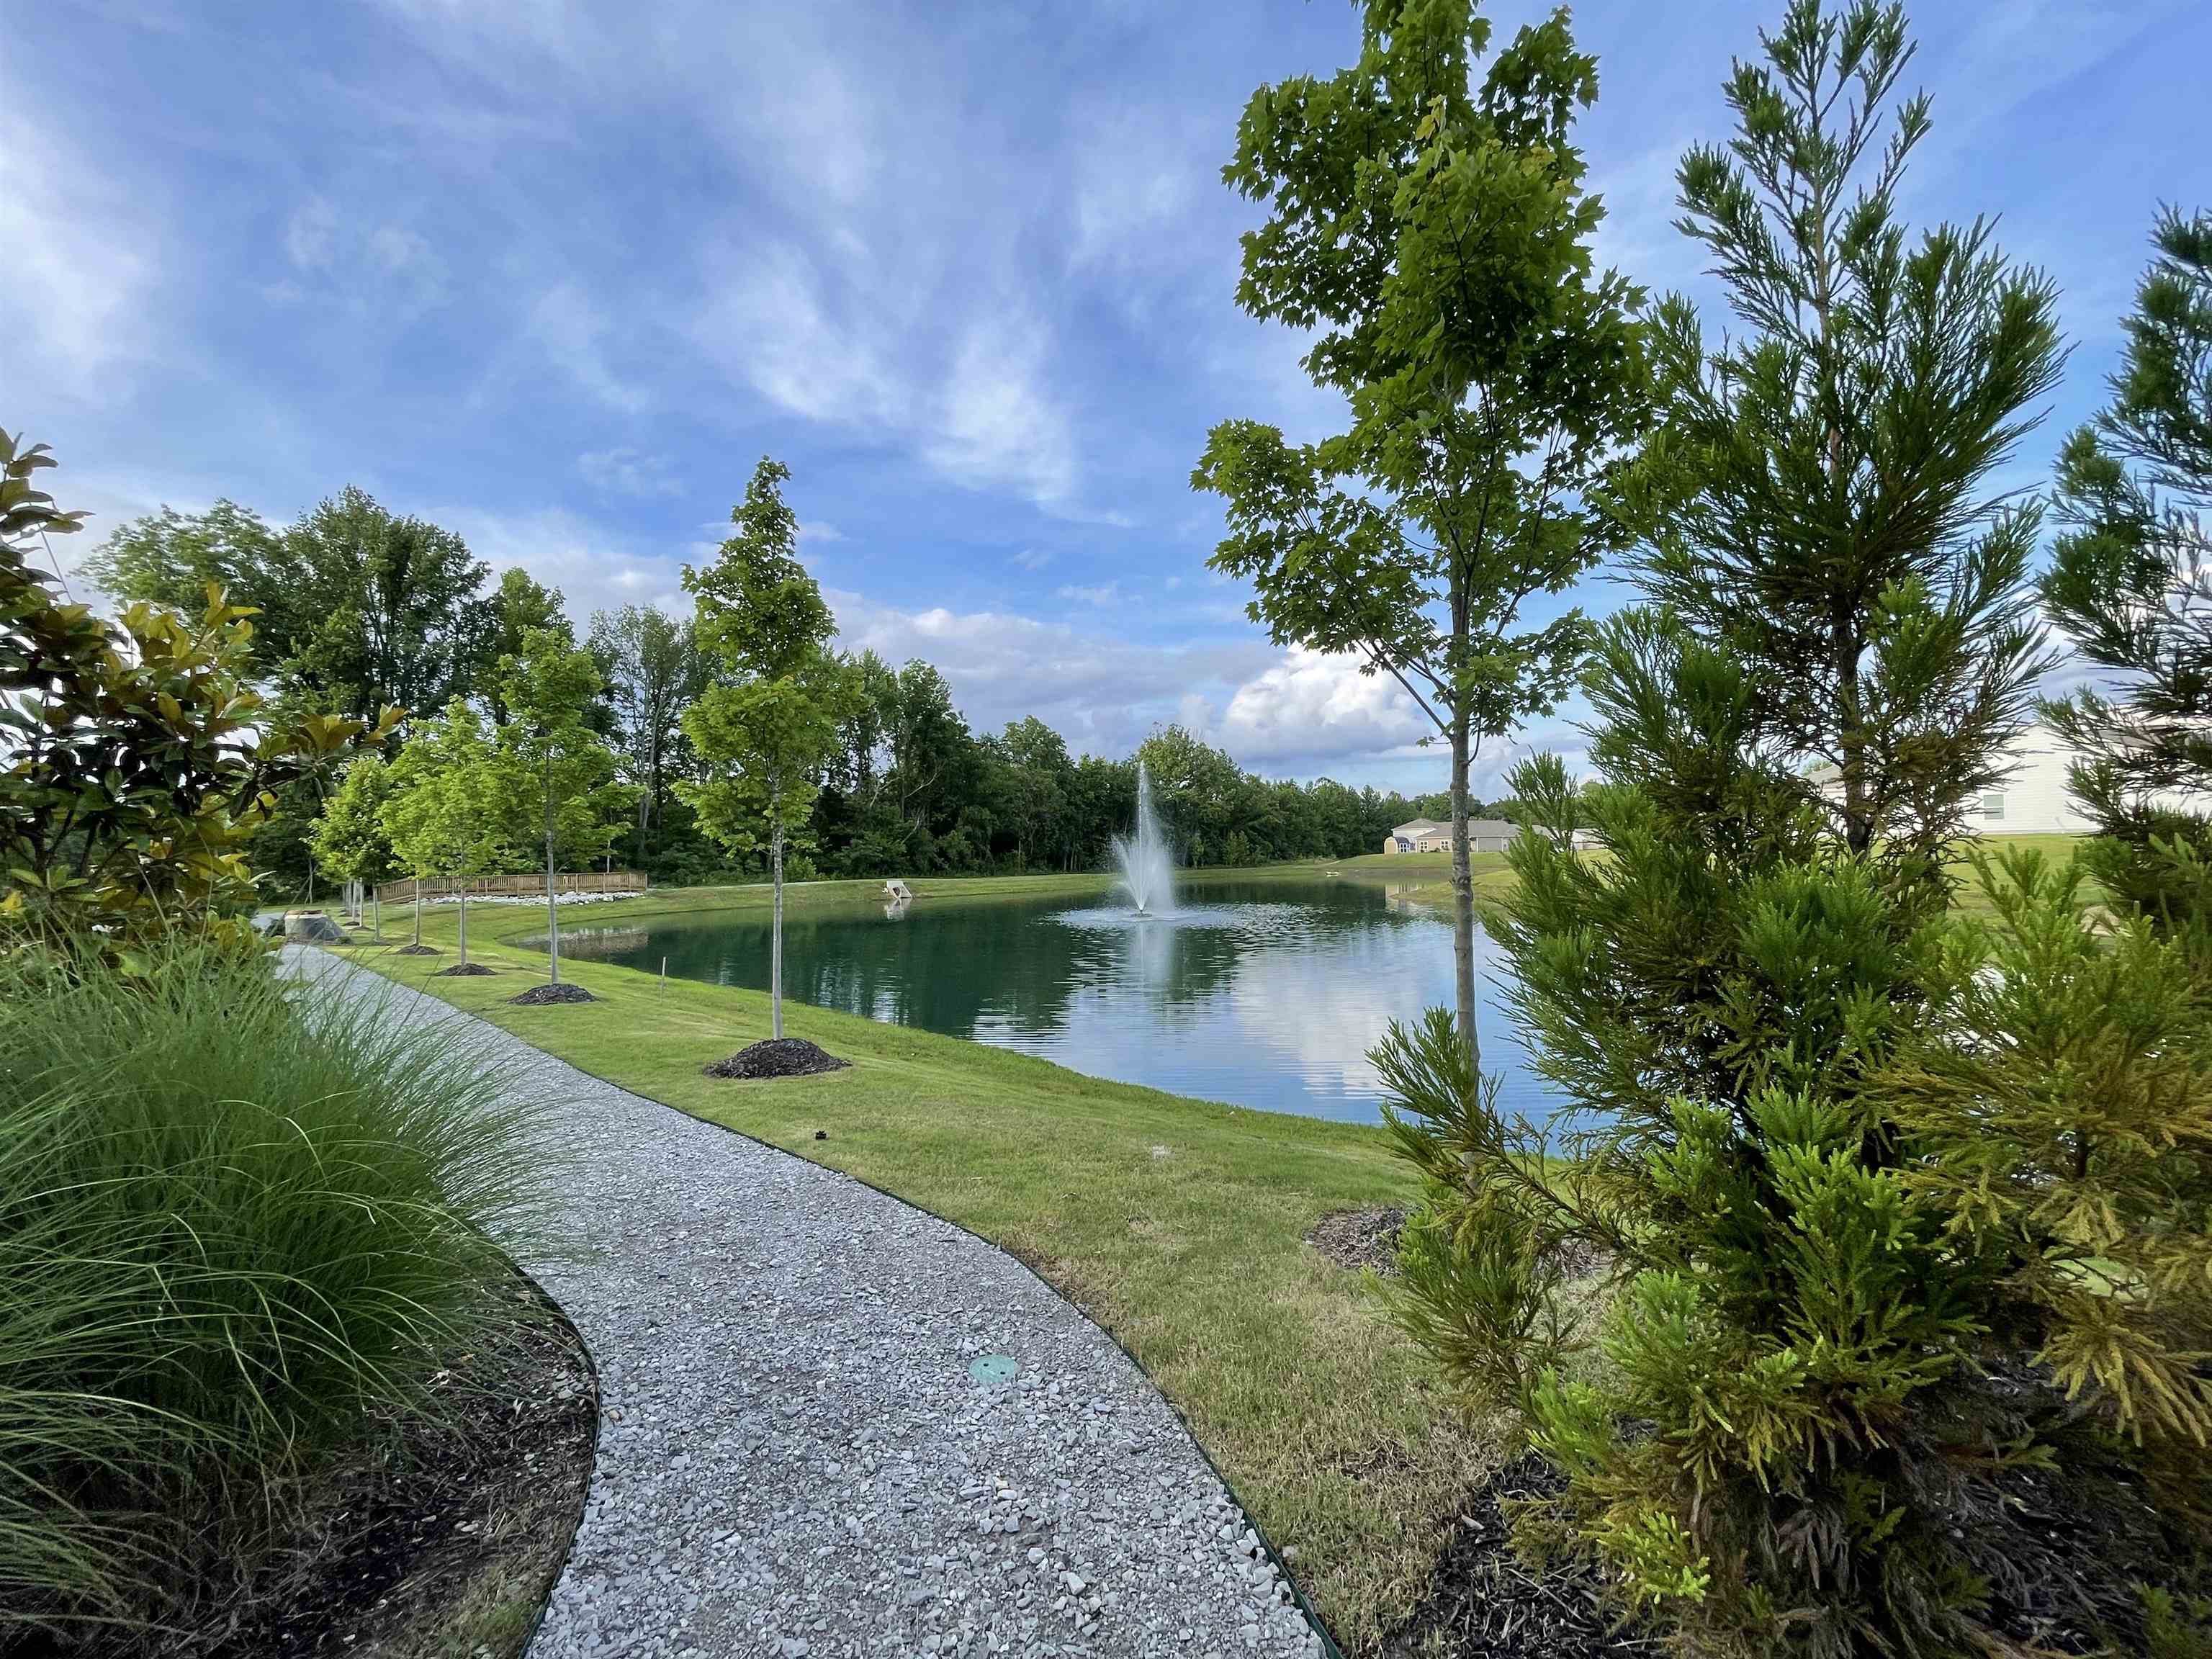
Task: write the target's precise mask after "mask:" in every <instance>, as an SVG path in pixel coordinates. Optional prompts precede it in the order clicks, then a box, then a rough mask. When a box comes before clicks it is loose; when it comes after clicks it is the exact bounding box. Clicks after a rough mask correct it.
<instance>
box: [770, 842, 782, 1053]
mask: <svg viewBox="0 0 2212 1659" xmlns="http://www.w3.org/2000/svg"><path fill="white" fill-rule="evenodd" d="M769 860H770V861H771V863H772V864H773V865H774V866H775V927H774V929H773V930H772V932H771V935H770V938H769V950H768V1006H769V1035H771V1036H777V1037H781V1036H782V1035H783V824H782V823H781V820H779V821H778V822H777V823H776V825H775V828H774V829H771V830H770V831H769Z"/></svg>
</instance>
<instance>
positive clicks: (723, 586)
mask: <svg viewBox="0 0 2212 1659" xmlns="http://www.w3.org/2000/svg"><path fill="white" fill-rule="evenodd" d="M789 477H791V473H790V471H789V469H787V467H785V466H783V465H781V464H780V463H778V462H776V461H773V460H769V459H763V460H762V461H761V463H760V465H758V466H757V467H756V468H755V469H754V471H753V477H752V481H751V483H750V484H749V485H748V486H747V487H746V489H745V498H744V501H741V502H740V503H738V506H737V507H735V508H734V509H733V510H732V513H731V514H730V518H731V522H732V524H733V525H734V526H736V530H735V533H734V534H732V536H731V537H730V538H728V539H727V540H726V541H725V542H724V543H723V544H722V546H721V550H720V553H719V554H718V555H717V556H716V557H715V559H714V562H713V563H712V564H709V565H708V566H706V567H704V568H701V569H696V570H695V569H694V568H691V567H690V566H689V565H687V566H685V567H684V586H685V588H686V589H688V590H689V591H690V592H692V593H694V594H696V596H697V598H698V605H699V611H698V632H699V637H700V640H701V642H702V645H703V647H705V648H706V649H707V650H708V651H709V652H710V653H712V655H713V657H714V660H715V662H716V663H717V664H718V665H719V666H720V671H721V675H722V678H721V679H720V681H719V682H718V683H717V684H714V685H712V686H710V687H709V688H708V690H707V691H706V692H705V693H704V695H702V696H701V697H700V699H699V701H698V702H696V703H694V704H693V705H692V706H691V708H690V710H689V711H688V712H687V713H686V714H684V732H685V734H686V735H687V736H689V737H690V739H691V745H692V748H693V749H694V750H695V751H696V753H697V755H698V757H699V761H700V763H701V766H702V769H703V772H704V776H703V777H702V779H701V780H700V781H697V782H696V783H692V784H689V785H684V786H680V787H679V793H681V794H682V796H683V798H684V800H686V801H687V802H688V803H689V804H690V806H691V807H692V809H693V811H696V813H697V814H698V817H699V825H700V827H701V828H702V829H704V830H705V831H706V832H707V833H708V835H710V836H714V839H715V840H717V841H718V842H721V843H722V845H724V846H725V847H727V848H730V849H731V850H732V851H733V852H737V853H741V854H742V853H750V852H752V851H754V850H755V849H757V848H759V847H760V846H762V845H763V842H764V843H765V844H766V846H767V848H768V855H769V877H770V879H771V881H772V882H773V883H774V885H775V915H774V921H773V923H772V926H771V931H770V936H769V1009H770V1022H771V1030H772V1031H773V1034H774V1035H775V1036H778V1037H781V1036H782V1035H783V866H784V854H785V850H786V848H787V847H788V846H789V845H790V843H791V842H792V840H793V837H794V836H796V835H799V834H801V833H803V832H804V830H805V825H806V823H807V822H808V819H809V816H810V814H811V812H812V811H813V807H814V800H815V797H816V796H817V794H819V793H821V779H822V774H823V769H824V768H825V767H826V766H827V765H828V764H829V761H830V758H831V757H832V756H833V755H835V754H836V751H837V748H838V741H839V735H840V724H841V722H842V720H843V719H844V717H845V714H846V711H847V705H848V702H849V701H850V693H849V683H850V680H851V678H852V676H851V672H850V670H849V669H848V667H847V665H845V664H844V663H843V662H842V660H841V659H838V658H836V656H834V655H833V654H831V653H830V651H829V640H830V637H831V635H833V634H834V633H835V632H836V623H835V622H834V620H833V619H832V618H831V617H830V614H829V606H828V605H826V604H824V603H823V599H822V590H821V589H820V588H819V587H818V586H816V585H815V581H814V579H813V578H812V577H811V576H810V575H808V574H806V571H805V568H803V567H802V566H801V565H800V564H799V558H798V542H799V522H798V520H797V519H796V517H794V516H793V513H792V511H791V509H790V507H787V506H786V505H785V503H784V500H783V494H782V485H783V483H784V482H785V481H786V480H787V479H788V478H789Z"/></svg>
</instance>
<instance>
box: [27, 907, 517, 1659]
mask: <svg viewBox="0 0 2212 1659" xmlns="http://www.w3.org/2000/svg"><path fill="white" fill-rule="evenodd" d="M149 964H150V971H149V972H147V973H146V974H144V975H143V976H139V975H126V974H125V972H124V971H123V970H122V969H118V967H116V966H115V965H113V964H112V963H108V962H106V961H104V960H103V959H102V958H101V957H100V956H99V954H98V953H96V952H94V951H85V952H83V953H81V954H80V955H78V956H76V957H70V958H66V959H64V958H62V957H55V956H51V955H39V954H34V953H24V954H21V955H19V956H17V957H13V958H11V959H9V960H8V961H7V962H5V963H4V964H0V975H4V981H5V982H4V983H0V1648H4V1647H6V1646H7V1645H8V1644H9V1642H10V1641H11V1640H19V1639H21V1638H26V1637H27V1636H30V1635H32V1634H33V1633H34V1632H41V1631H43V1632H46V1633H47V1634H49V1635H52V1634H54V1633H57V1632H71V1631H74V1632H76V1634H78V1635H80V1636H82V1635H83V1634H84V1633H85V1632H87V1631H88V1630H89V1629H94V1628H95V1627H100V1626H105V1627H106V1628H108V1629H110V1630H112V1631H119V1632H128V1631H131V1630H133V1629H137V1628H143V1627H145V1626H149V1625H150V1624H154V1623H166V1622H168V1621H170V1620H172V1619H173V1618H174V1617H175V1616H176V1615H177V1614H178V1613H179V1612H180V1611H182V1610H184V1609H185V1608H186V1607H188V1606H189V1604H190V1602H191V1600H192V1598H193V1596H194V1595H195V1587H196V1573H195V1566H196V1565H197V1566H198V1567H200V1568H204V1569H206V1570H207V1571H210V1572H214V1573H220V1574H225V1575H228V1576H230V1577H233V1578H234V1577H236V1573H237V1566H238V1563H237V1560H236V1559H235V1557H236V1555H237V1553H238V1552H239V1551H240V1549H241V1548H243V1549H246V1550H247V1551H248V1552H250V1550H251V1548H252V1541H253V1540H255V1539H257V1538H258V1539H261V1540H267V1539H269V1538H272V1537H275V1536H276V1535H278V1534H279V1533H280V1532H281V1530H282V1529H283V1528H284V1527H285V1526H286V1525H287V1524H289V1523H290V1522H292V1521H294V1520H295V1519H296V1504H297V1502H298V1496H299V1493H300V1492H301V1487H302V1483H303V1481H305V1480H307V1479H308V1478H310V1477H312V1475H313V1473H314V1472H315V1470H316V1468H317V1467H318V1465H319V1462H320V1461H321V1460H323V1459H324V1458H325V1456H326V1455H328V1454H330V1453H331V1452H332V1451H333V1450H334V1449H340V1448H348V1449H352V1448H357V1447H358V1446H359V1445H360V1444H362V1443H363V1442H364V1441H366V1440H368V1439H370V1438H372V1437H374V1434H375V1433H376V1432H377V1431H379V1429H380V1425H384V1424H386V1423H388V1422H390V1421H392V1420H393V1419H396V1418H404V1417H405V1416H407V1415H408V1414H410V1413H419V1412H421V1411H422V1410H424V1409H425V1408H426V1407H425V1401H426V1395H425V1393H424V1391H423V1385H424V1383H425V1382H426V1380H427V1379H428V1376H430V1375H431V1374H432V1373H433V1372H434V1371H435V1370H437V1369H438V1368H440V1367H441V1365H444V1364H448V1363H450V1361H451V1360H452V1358H453V1356H454V1355H455V1354H456V1353H457V1352H460V1351H462V1350H463V1349H464V1347H465V1345H466V1344H467V1343H469V1342H470V1341H471V1340H472V1339H473V1338H475V1337H477V1336H478V1335H481V1334H483V1332H484V1330H485V1328H486V1324H485V1322H488V1321H490V1320H494V1319H501V1318H512V1317H517V1316H520V1314H519V1313H518V1312H517V1311H516V1310H518V1309H519V1307H520V1304H519V1303H518V1302H517V1300H516V1298H514V1297H512V1296H506V1295H497V1294H489V1292H492V1291H495V1290H497V1289H501V1288H503V1287H505V1286H507V1285H511V1284H512V1281H513V1273H512V1269H511V1267H510V1266H509V1265H508V1263H507V1260H506V1258H505V1257H504V1256H503V1255H501V1253H500V1251H499V1249H497V1248H495V1246H494V1245H493V1244H492V1243H491V1242H490V1240H489V1238H488V1237H487V1236H486V1232H485V1231H483V1230H485V1229H491V1230H494V1231H501V1232H502V1234H503V1236H505V1237H510V1238H512V1237H513V1236H514V1233H515V1230H516V1229H517V1228H519V1227H521V1226H523V1225H526V1218H527V1214H528V1193H529V1187H528V1182H529V1179H530V1172H531V1171H532V1170H533V1169H534V1168H535V1167H536V1164H535V1159H534V1158H533V1156H532V1147H531V1145H530V1140H529V1137H528V1135H527V1133H526V1125H525V1124H524V1123H523V1122H522V1121H520V1119H519V1117H518V1115H517V1114H516V1112H515V1111H514V1109H512V1108H511V1107H508V1106H505V1105H503V1104H501V1100H500V1089H499V1079H498V1078H497V1077H496V1076H495V1075H493V1074H492V1073H490V1072H489V1071H487V1070H485V1069H483V1068H482V1067H480V1066H472V1065H470V1064H467V1063H465V1061H464V1060H460V1059H459V1058H458V1057H457V1056H456V1055H455V1054H454V1053H453V1051H452V1048H451V1043H450V1040H449V1039H448V1038H447V1037H445V1036H441V1035H440V1034H439V1033H437V1032H436V1031H435V1030H433V1029H431V1028H429V1027H426V1026H422V1025H411V1026H410V1025H408V1024H402V1023H399V1022H396V1021H391V1020H387V1019H385V1018H380V1017H379V1015H378V1012H377V1011H376V1010H374V1008H373V1007H371V1006H366V1005H363V1004H361V1003H358V1002H355V1001H352V1000H337V1001H326V1000H311V999H310V998H309V997H308V996H307V995H306V994H302V993H301V991H300V990H299V988H298V987H287V986H286V985H285V984H283V982H281V981H279V980H278V978H277V977H276V973H275V972H274V971H273V963H271V962H270V959H268V958H267V957H262V956H260V955H258V953H256V954H252V955H246V954H240V952H239V951H237V950H236V949H235V948H234V947H227V946H223V945H216V944H213V943H210V942H205V941H202V942H191V941H179V940H174V939H173V940H171V941H169V942H167V943H166V944H156V945H150V946H149V957H148V958H147V959H146V961H145V962H144V963H141V964H140V965H141V966H147V965H149ZM241 1540H243V1541H245V1542H244V1543H243V1544H241V1542H240V1541H241ZM226 1558H229V1559H226ZM205 1578H206V1575H205V1573H202V1574H200V1575H198V1576H197V1583H198V1584H199V1586H200V1587H201V1588H202V1589H204V1583H205Z"/></svg>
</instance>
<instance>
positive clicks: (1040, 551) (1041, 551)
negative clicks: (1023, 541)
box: [1006, 547, 1054, 570]
mask: <svg viewBox="0 0 2212 1659" xmlns="http://www.w3.org/2000/svg"><path fill="white" fill-rule="evenodd" d="M1053 557H1054V555H1053V552H1052V550H1051V549H1050V548H1045V547H1025V548H1024V549H1022V550H1021V551H1020V552H1018V553H1013V554H1010V555H1008V556H1007V559H1006V562H1007V563H1009V564H1018V565H1019V566H1021V568H1023V569H1024V570H1042V569H1043V568H1045V566H1047V565H1048V564H1050V563H1051V562H1052V561H1053Z"/></svg>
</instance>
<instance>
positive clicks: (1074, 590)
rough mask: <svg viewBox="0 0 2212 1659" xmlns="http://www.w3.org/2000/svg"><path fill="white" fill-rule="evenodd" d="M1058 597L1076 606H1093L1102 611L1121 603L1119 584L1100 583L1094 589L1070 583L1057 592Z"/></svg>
mask: <svg viewBox="0 0 2212 1659" xmlns="http://www.w3.org/2000/svg"><path fill="white" fill-rule="evenodd" d="M1059 597H1060V598H1061V599H1068V600H1071V601H1073V603H1075V604H1077V605H1094V606H1097V608H1098V609H1100V610H1103V609H1105V608H1106V607H1107V606H1108V605H1119V604H1121V583H1119V582H1101V583H1100V584H1098V585H1097V586H1095V587H1082V586H1077V585H1075V584H1074V583H1073V582H1071V583H1069V584H1068V585H1067V586H1064V587H1062V588H1060V590H1059Z"/></svg>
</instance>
